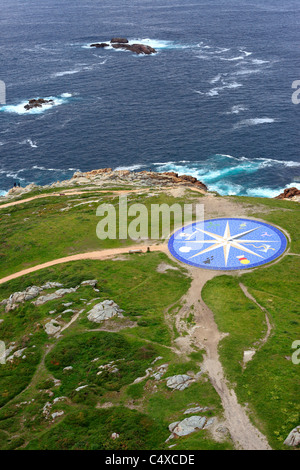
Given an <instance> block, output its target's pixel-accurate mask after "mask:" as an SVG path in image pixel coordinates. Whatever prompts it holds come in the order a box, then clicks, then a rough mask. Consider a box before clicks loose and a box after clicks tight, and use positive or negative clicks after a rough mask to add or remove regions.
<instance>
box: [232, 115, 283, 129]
mask: <svg viewBox="0 0 300 470" xmlns="http://www.w3.org/2000/svg"><path fill="white" fill-rule="evenodd" d="M274 122H278V119H274V118H269V117H263V118H252V119H244V120H243V121H240V122H238V123H237V124H235V125H234V126H233V128H234V129H240V128H241V127H249V126H259V125H261V124H273V123H274Z"/></svg>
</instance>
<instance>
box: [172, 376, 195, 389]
mask: <svg viewBox="0 0 300 470" xmlns="http://www.w3.org/2000/svg"><path fill="white" fill-rule="evenodd" d="M194 381H195V380H194V378H193V377H191V376H190V375H187V374H182V375H173V376H172V377H168V378H167V387H169V388H172V389H173V390H185V389H186V388H187V387H189V386H190V385H191V384H192V383H193V382H194Z"/></svg>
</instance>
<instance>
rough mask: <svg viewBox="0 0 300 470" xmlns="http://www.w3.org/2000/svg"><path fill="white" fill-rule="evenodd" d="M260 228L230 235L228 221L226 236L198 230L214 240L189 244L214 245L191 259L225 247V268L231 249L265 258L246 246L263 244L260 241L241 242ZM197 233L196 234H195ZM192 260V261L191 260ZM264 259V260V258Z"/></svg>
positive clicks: (194, 241) (196, 241) (192, 241)
mask: <svg viewBox="0 0 300 470" xmlns="http://www.w3.org/2000/svg"><path fill="white" fill-rule="evenodd" d="M258 228H259V227H256V228H253V229H251V230H247V231H246V232H242V233H238V234H236V235H231V234H230V227H229V222H228V221H227V224H226V228H225V232H224V235H223V236H221V235H217V234H215V233H211V232H207V231H206V230H202V229H196V231H198V232H202V233H205V234H206V235H209V236H210V237H212V238H213V240H190V241H189V243H201V244H203V243H213V245H212V246H210V247H208V248H205V249H204V250H202V251H199V252H198V253H196V254H195V255H193V256H192V257H191V258H195V256H199V255H202V254H204V253H208V252H209V251H213V250H217V249H218V248H222V247H223V252H224V262H225V266H227V262H228V258H229V253H230V248H236V249H238V250H241V251H246V252H247V253H251V254H252V255H255V256H258V257H259V258H263V256H261V255H258V254H257V253H255V252H254V251H252V250H249V248H246V247H245V246H244V244H245V243H258V242H261V239H260V240H240V238H242V237H243V236H244V235H247V234H248V233H251V232H254V231H255V230H257V229H258ZM194 233H195V232H194ZM272 242H273V243H276V240H273V241H269V243H272ZM191 258H190V259H191ZM263 259H264V258H263Z"/></svg>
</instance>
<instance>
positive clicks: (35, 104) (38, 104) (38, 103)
mask: <svg viewBox="0 0 300 470" xmlns="http://www.w3.org/2000/svg"><path fill="white" fill-rule="evenodd" d="M45 104H47V105H53V104H54V101H53V100H45V99H44V98H38V99H37V100H36V99H32V100H29V101H28V104H26V105H25V106H24V108H25V109H26V110H27V111H29V110H30V109H34V108H42V107H43V105H45Z"/></svg>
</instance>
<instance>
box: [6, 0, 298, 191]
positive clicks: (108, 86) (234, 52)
mask: <svg viewBox="0 0 300 470" xmlns="http://www.w3.org/2000/svg"><path fill="white" fill-rule="evenodd" d="M299 23H300V2H299V0H284V1H283V0H251V1H249V0H206V1H202V0H198V1H193V0H180V1H178V0H168V1H166V0H165V1H164V0H151V1H150V0H122V1H121V0H115V1H111V0H110V1H108V0H74V1H70V0H47V2H45V1H44V2H41V1H40V0H26V1H21V0H0V80H2V81H4V82H5V84H6V105H0V191H1V193H2V194H3V193H5V192H6V191H7V190H8V189H9V188H10V187H12V185H13V184H14V182H20V183H21V185H22V186H24V185H26V184H28V183H30V182H35V183H38V184H47V183H51V182H55V181H57V180H63V179H66V178H69V177H71V176H72V174H73V173H74V171H75V170H77V169H79V170H82V171H86V170H91V169H96V168H104V167H112V168H114V169H116V168H119V169H120V168H122V169H123V168H129V169H134V170H143V169H154V170H156V171H170V170H174V171H177V172H178V173H182V174H183V173H185V174H191V175H194V176H197V177H198V178H199V179H200V180H202V181H203V182H205V183H206V184H207V185H208V187H209V189H212V190H217V191H218V192H219V193H221V194H237V195H251V196H264V197H271V196H275V195H277V194H278V193H279V192H281V191H282V189H283V188H285V187H288V186H291V185H297V184H298V185H299V181H300V159H299V112H300V106H299V105H295V104H293V103H292V93H293V91H294V90H292V83H293V82H294V81H295V80H299V79H300V75H299V65H300V60H299V46H300V33H299ZM114 36H118V37H120V36H121V37H127V38H128V39H129V40H130V41H135V42H142V43H145V44H149V45H152V46H153V47H155V48H156V49H157V51H158V53H157V54H156V55H152V56H137V55H134V54H132V53H131V52H128V51H126V52H125V51H117V50H114V49H108V50H103V49H94V48H90V47H89V45H90V44H91V43H92V42H98V41H101V42H102V41H105V42H106V41H109V40H110V39H111V38H112V37H114ZM38 97H39V98H50V97H52V98H53V99H54V100H55V106H53V107H48V108H47V109H45V108H44V109H42V110H32V111H29V112H28V111H25V109H24V104H25V103H26V102H27V101H28V100H29V99H30V98H38Z"/></svg>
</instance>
